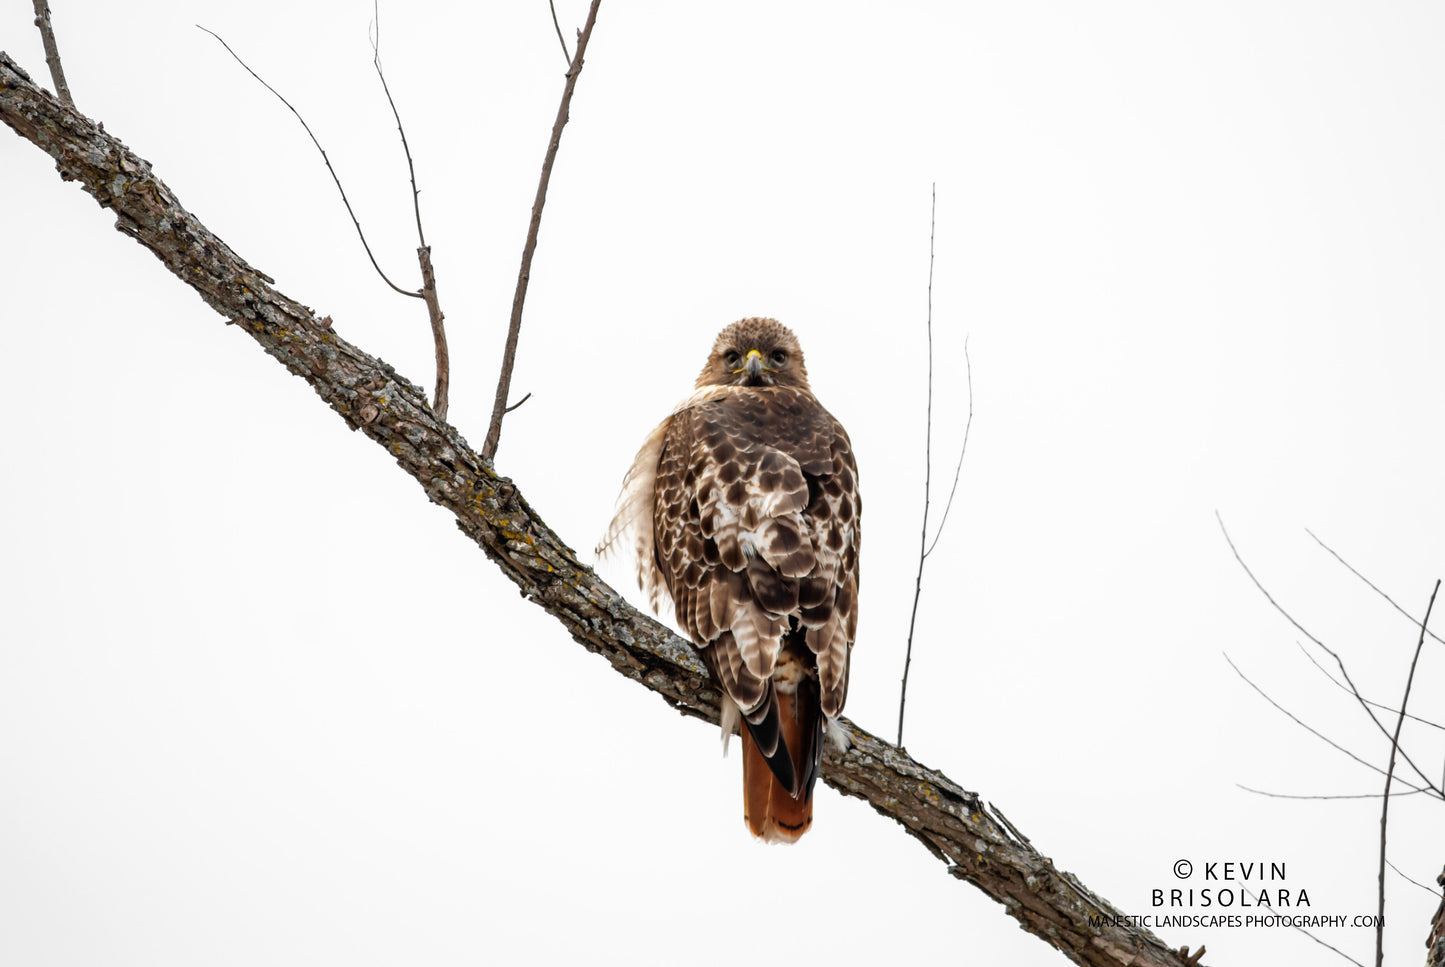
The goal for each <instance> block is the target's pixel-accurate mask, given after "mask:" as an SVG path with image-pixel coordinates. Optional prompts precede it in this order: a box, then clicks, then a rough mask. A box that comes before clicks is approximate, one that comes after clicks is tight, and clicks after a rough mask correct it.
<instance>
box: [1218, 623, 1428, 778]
mask: <svg viewBox="0 0 1445 967" xmlns="http://www.w3.org/2000/svg"><path fill="white" fill-rule="evenodd" d="M1222 654H1223V655H1224V660H1225V661H1227V662H1229V667H1230V668H1233V669H1234V673H1235V674H1236V675H1238V676H1239V677H1240V678H1242V679H1244V681H1245V684H1247V685H1248V686H1249V687H1250V688H1252V689H1254V690H1255V691H1256V692H1258V693H1259V694H1260V696H1261V697H1262V698H1263V699H1264V700H1265V701H1266V702H1268V703H1269V704H1271V705H1273V706H1274V707H1275V708H1277V709H1279V710H1280V711H1281V712H1283V713H1284V714H1285V715H1286V716H1287V717H1288V718H1289V720H1290V721H1291V722H1294V723H1295V724H1296V725H1298V726H1299V727H1300V728H1302V729H1304V730H1305V731H1306V732H1308V733H1309V734H1310V735H1313V736H1314V737H1315V738H1317V739H1319V740H1320V741H1322V742H1324V743H1325V744H1326V745H1328V746H1329V747H1330V748H1332V749H1336V750H1338V751H1340V752H1343V753H1344V754H1345V755H1347V756H1349V757H1350V758H1351V759H1354V760H1355V761H1356V762H1358V763H1359V764H1360V765H1362V766H1364V767H1365V768H1366V769H1373V770H1375V771H1376V772H1378V773H1379V774H1380V775H1382V776H1383V775H1385V770H1384V769H1381V768H1380V767H1379V766H1377V765H1375V764H1374V763H1373V762H1367V761H1366V760H1364V759H1362V758H1360V757H1359V756H1357V755H1355V754H1354V753H1353V752H1351V751H1350V750H1349V749H1346V748H1345V747H1344V746H1342V745H1340V744H1339V743H1338V742H1336V741H1335V740H1334V739H1331V738H1330V737H1329V736H1327V735H1325V734H1324V733H1322V732H1320V731H1318V730H1317V729H1315V728H1314V727H1313V726H1311V725H1309V724H1308V723H1306V722H1305V721H1304V720H1303V719H1301V718H1300V717H1299V716H1297V715H1295V714H1294V713H1293V712H1291V711H1290V710H1289V709H1287V708H1285V707H1284V706H1283V705H1281V704H1279V703H1278V702H1276V701H1275V700H1274V699H1272V698H1270V697H1269V693H1268V692H1266V691H1265V690H1264V689H1262V688H1260V687H1259V686H1258V685H1256V684H1255V683H1254V682H1253V681H1251V680H1250V677H1249V676H1248V675H1246V674H1245V673H1244V672H1242V671H1240V670H1239V666H1238V665H1236V664H1235V663H1234V660H1233V659H1232V658H1230V657H1229V653H1228V652H1223V653H1222ZM1401 784H1402V785H1407V786H1409V788H1411V789H1413V790H1414V791H1416V792H1425V791H1427V790H1426V789H1425V788H1422V787H1420V786H1416V785H1413V784H1411V783H1406V782H1405V781H1404V780H1403V779H1402V780H1401Z"/></svg>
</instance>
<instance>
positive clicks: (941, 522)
mask: <svg viewBox="0 0 1445 967" xmlns="http://www.w3.org/2000/svg"><path fill="white" fill-rule="evenodd" d="M928 254H929V258H930V259H932V257H933V251H932V239H930V240H929V253H928ZM932 268H933V266H932V264H930V265H929V271H930V272H932ZM931 314H932V313H931V311H930V315H931ZM929 344H930V346H931V345H932V340H931V339H930V343H929ZM963 366H964V371H965V373H966V374H967V377H968V420H967V421H966V422H965V423H964V424H963V445H962V446H960V447H959V448H958V463H957V464H956V465H955V466H954V468H953V486H952V487H950V488H949V490H948V502H947V503H945V504H944V505H943V516H942V517H940V518H939V519H938V532H937V533H935V534H934V535H933V543H931V544H929V545H928V550H926V551H924V552H923V556H924V557H928V555H930V554H932V553H933V549H934V548H935V547H937V546H938V539H939V538H940V537H942V536H943V528H944V527H946V526H947V525H948V512H949V511H950V510H952V509H953V495H954V494H956V493H958V477H959V474H960V473H962V471H963V457H964V454H966V453H968V434H969V431H970V430H972V429H973V360H971V359H969V357H968V337H967V336H964V337H963Z"/></svg>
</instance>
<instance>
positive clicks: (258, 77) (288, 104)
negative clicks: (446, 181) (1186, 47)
mask: <svg viewBox="0 0 1445 967" xmlns="http://www.w3.org/2000/svg"><path fill="white" fill-rule="evenodd" d="M196 28H197V29H198V30H205V31H206V33H208V34H210V35H211V36H212V37H215V38H216V40H217V41H219V42H220V45H221V46H222V47H224V48H226V53H228V54H230V55H231V56H232V57H234V58H236V63H238V64H240V65H241V66H242V67H244V68H246V73H248V74H250V75H251V76H252V77H254V78H256V80H258V81H260V82H261V86H262V87H264V88H266V90H268V91H270V92H271V93H272V94H275V95H276V99H277V100H279V101H280V102H281V103H282V104H284V105H286V109H287V110H288V111H290V112H291V113H292V114H294V115H296V120H298V121H300V122H301V126H302V127H303V128H305V129H306V136H307V137H309V138H310V139H311V143H312V144H314V145H316V150H317V151H320V152H321V160H322V161H324V162H326V170H327V171H329V172H331V180H332V181H334V182H336V190H337V191H339V192H341V203H342V204H343V205H345V206H346V214H348V215H350V216H351V223H352V224H353V225H355V226H356V234H357V235H358V236H360V237H361V247H362V248H364V249H366V257H367V258H369V259H371V266H372V268H374V269H376V274H377V275H379V276H381V279H382V281H383V282H385V283H386V284H387V285H389V286H391V287H392V288H393V289H395V290H396V291H397V292H400V293H401V294H402V295H405V296H411V297H412V298H413V299H420V298H422V294H421V293H420V292H408V291H407V290H406V289H403V288H402V287H401V286H399V285H397V284H396V283H395V282H393V281H391V279H390V278H388V277H387V274H386V273H385V272H383V271H382V270H381V266H380V265H378V264H377V261H376V256H375V255H373V254H371V246H370V245H369V244H368V243H367V241H366V233H365V232H363V231H362V230H361V222H360V221H358V220H357V218H356V212H354V211H352V209H351V201H350V200H349V199H348V198H347V197H346V189H345V188H343V187H341V178H340V177H338V176H337V174H336V169H335V168H333V167H332V166H331V159H330V158H328V157H327V156H326V149H325V148H323V147H321V142H320V141H318V140H316V135H315V134H313V133H312V131H311V125H309V124H307V123H306V119H305V118H304V117H302V116H301V112H300V111H298V110H296V108H294V107H292V106H291V102H290V101H288V100H286V98H284V97H282V96H281V92H280V91H278V90H276V88H274V87H272V86H271V85H270V84H267V83H266V80H265V78H263V77H262V76H261V75H260V74H257V73H256V72H255V71H253V70H251V65H250V64H247V63H246V62H245V61H244V60H242V59H241V55H240V54H237V53H236V52H235V51H234V50H232V49H231V45H230V44H228V43H226V42H225V41H224V40H222V39H221V35H220V34H218V33H216V32H215V31H214V30H207V29H206V28H205V27H202V26H201V25H200V24H196Z"/></svg>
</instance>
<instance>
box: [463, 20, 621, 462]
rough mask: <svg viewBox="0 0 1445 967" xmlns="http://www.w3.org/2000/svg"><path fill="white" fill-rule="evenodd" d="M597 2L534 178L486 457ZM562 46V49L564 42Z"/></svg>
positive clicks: (492, 453) (491, 453) (493, 451)
mask: <svg viewBox="0 0 1445 967" xmlns="http://www.w3.org/2000/svg"><path fill="white" fill-rule="evenodd" d="M601 4H602V0H592V6H591V8H589V9H588V11H587V23H586V25H585V26H583V28H582V32H581V33H579V34H578V35H577V54H576V56H574V57H573V58H572V60H571V61H570V62H569V66H568V68H567V83H566V85H565V86H563V88H562V103H561V104H560V105H558V107H557V120H556V121H554V122H552V137H551V139H550V140H549V141H548V142H547V154H546V156H545V157H544V158H543V160H542V177H541V179H540V180H539V181H538V182H537V197H536V199H535V200H534V201H533V202H532V221H531V224H529V225H528V226H527V241H526V244H524V245H523V246H522V268H521V270H520V271H518V273H517V291H516V293H515V294H514V295H513V296H512V318H511V321H510V322H509V323H508V324H507V343H506V346H505V347H504V349H503V350H502V373H501V375H500V376H499V377H498V378H497V396H496V399H495V400H493V401H492V421H491V424H490V425H489V426H488V427H487V439H486V442H485V443H483V444H482V456H484V457H486V458H487V459H488V460H491V459H493V458H494V457H496V455H497V441H498V440H500V439H501V436H502V417H503V415H505V414H506V412H507V394H508V393H509V392H510V391H511V388H512V367H513V366H515V365H516V362H517V336H518V334H519V333H520V332H521V330H522V306H523V305H524V304H525V303H526V301H527V283H528V282H529V281H530V280H531V277H532V253H533V252H535V251H536V250H537V230H538V229H539V228H541V225H542V206H543V205H545V204H546V203H547V183H548V182H549V181H551V180H552V163H553V162H554V161H556V160H557V147H558V145H560V144H561V143H562V129H563V128H564V127H566V126H567V108H568V106H569V105H570V104H571V103H572V91H573V89H574V88H575V87H576V86H577V77H578V75H579V74H581V73H582V58H583V57H584V56H585V55H586V53H587V41H588V40H589V39H591V37H592V27H593V25H594V24H596V23H597V8H598V7H599V6H601ZM559 30H560V28H559ZM563 49H564V50H565V49H566V45H565V44H564V45H563ZM519 405H520V404H519Z"/></svg>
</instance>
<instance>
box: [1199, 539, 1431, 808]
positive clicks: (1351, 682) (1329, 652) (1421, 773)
mask: <svg viewBox="0 0 1445 967" xmlns="http://www.w3.org/2000/svg"><path fill="white" fill-rule="evenodd" d="M1214 518H1215V520H1217V521H1219V529H1220V531H1222V532H1223V534H1224V540H1225V543H1227V544H1228V545H1229V549H1230V551H1231V552H1233V554H1234V559H1235V560H1236V561H1238V562H1239V566H1240V567H1241V568H1243V569H1244V573H1245V574H1247V575H1249V579H1250V580H1251V581H1253V582H1254V586H1255V587H1256V588H1258V589H1259V593H1260V594H1263V595H1264V597H1265V600H1266V601H1268V602H1269V603H1270V604H1271V605H1272V606H1273V607H1274V609H1275V610H1276V611H1278V612H1279V613H1280V614H1281V615H1283V616H1284V618H1285V620H1286V621H1288V622H1289V623H1290V624H1292V625H1294V627H1295V630H1296V631H1298V632H1299V633H1300V634H1302V635H1304V636H1305V637H1306V638H1308V639H1309V640H1310V641H1311V642H1313V643H1314V644H1315V645H1316V646H1317V647H1319V648H1320V650H1322V651H1323V652H1325V654H1327V655H1329V656H1330V657H1331V658H1333V659H1334V660H1335V664H1336V665H1338V666H1339V669H1340V674H1342V675H1343V676H1344V677H1345V682H1346V683H1347V684H1348V685H1349V687H1350V694H1352V695H1354V696H1355V701H1357V702H1358V703H1359V705H1360V708H1362V709H1364V710H1365V714H1366V715H1368V716H1369V717H1370V721H1371V722H1374V723H1375V728H1377V729H1378V730H1379V731H1380V734H1381V735H1383V736H1384V737H1385V738H1386V739H1388V738H1390V730H1389V729H1387V728H1385V724H1384V723H1383V722H1381V721H1380V719H1379V716H1377V715H1375V710H1374V709H1372V708H1370V705H1369V703H1368V702H1366V701H1365V698H1364V696H1363V695H1361V694H1360V690H1359V688H1358V687H1356V685H1355V680H1354V679H1353V678H1351V677H1350V670H1349V669H1348V668H1346V667H1345V662H1344V659H1343V658H1341V657H1340V656H1339V654H1338V653H1337V652H1336V651H1335V650H1334V649H1333V648H1331V647H1330V646H1329V645H1326V644H1325V643H1324V642H1323V641H1321V640H1320V639H1318V638H1316V637H1315V636H1314V635H1312V634H1310V632H1309V629H1307V628H1306V627H1305V626H1304V625H1302V624H1300V623H1299V622H1298V621H1297V620H1295V617H1294V615H1292V614H1290V613H1289V612H1288V611H1286V610H1285V608H1284V605H1282V604H1280V603H1279V602H1278V601H1276V600H1275V599H1274V595H1272V594H1270V593H1269V591H1268V590H1266V589H1265V586H1264V584H1263V583H1262V582H1261V581H1260V580H1259V578H1257V577H1255V574H1254V572H1253V571H1252V570H1250V568H1249V565H1248V564H1246V563H1244V557H1243V555H1241V554H1240V553H1239V548H1237V547H1235V546H1234V539H1233V538H1231V537H1230V536H1229V528H1227V527H1225V526H1224V518H1223V517H1222V516H1221V515H1220V513H1219V511H1215V512H1214ZM1423 628H1424V626H1423V625H1422V626H1421V629H1422V631H1423ZM1260 694H1263V692H1261V693H1260ZM1281 711H1283V709H1281ZM1286 714H1288V713H1286ZM1400 756H1401V758H1403V759H1404V760H1405V762H1406V764H1408V765H1409V766H1410V768H1411V769H1412V770H1413V771H1414V773H1415V775H1417V776H1419V777H1420V781H1421V782H1422V783H1424V784H1425V786H1426V788H1428V789H1429V790H1430V791H1431V792H1433V793H1434V794H1435V796H1436V797H1437V798H1439V799H1445V785H1441V786H1437V785H1436V784H1435V783H1434V782H1433V781H1432V780H1431V778H1430V777H1429V776H1427V775H1425V772H1424V770H1423V769H1421V768H1420V767H1419V766H1418V765H1416V764H1415V760H1414V759H1412V758H1410V754H1409V753H1408V752H1406V751H1405V750H1404V749H1401V750H1400ZM1372 768H1374V769H1375V771H1376V772H1382V770H1380V769H1379V768H1378V767H1373V766H1372Z"/></svg>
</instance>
